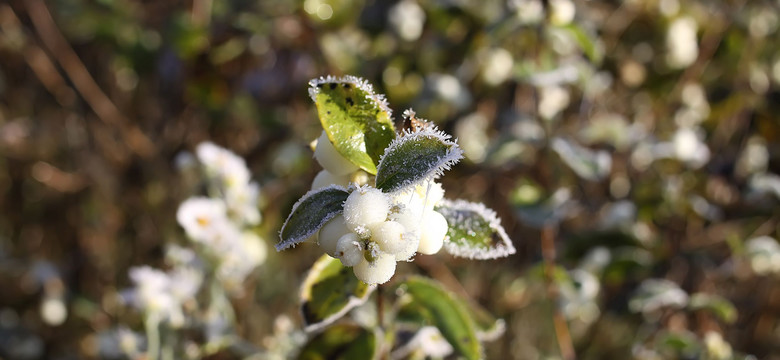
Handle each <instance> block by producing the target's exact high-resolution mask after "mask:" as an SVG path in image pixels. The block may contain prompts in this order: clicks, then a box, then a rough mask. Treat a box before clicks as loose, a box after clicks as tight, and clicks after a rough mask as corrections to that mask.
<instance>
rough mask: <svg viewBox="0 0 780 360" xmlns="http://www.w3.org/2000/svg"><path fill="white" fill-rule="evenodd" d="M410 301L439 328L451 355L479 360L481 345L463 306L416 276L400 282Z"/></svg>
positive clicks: (435, 285) (435, 286) (431, 282)
mask: <svg viewBox="0 0 780 360" xmlns="http://www.w3.org/2000/svg"><path fill="white" fill-rule="evenodd" d="M403 286H404V287H405V289H406V292H407V293H408V294H409V295H410V296H411V297H412V301H413V302H414V303H415V304H416V305H415V306H419V307H420V308H422V309H424V311H423V312H422V313H423V314H425V316H426V317H427V321H428V322H429V323H430V325H433V326H435V327H436V328H438V329H439V331H440V332H441V333H442V335H443V336H444V338H445V339H447V341H448V342H449V343H450V345H452V347H453V348H454V349H455V352H456V353H458V354H459V355H461V356H463V357H465V358H466V359H480V358H482V344H480V342H479V340H478V338H477V330H476V327H475V325H474V322H473V320H472V319H471V317H470V316H469V314H468V311H467V309H466V308H465V307H464V305H463V303H462V302H461V301H460V300H458V299H457V298H455V296H454V295H453V294H452V293H450V292H449V291H447V290H445V289H444V288H442V287H441V286H440V285H439V284H437V283H435V282H433V281H432V280H430V279H426V278H423V277H419V276H414V277H411V278H409V279H408V280H407V281H406V282H404V283H403Z"/></svg>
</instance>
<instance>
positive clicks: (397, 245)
mask: <svg viewBox="0 0 780 360" xmlns="http://www.w3.org/2000/svg"><path fill="white" fill-rule="evenodd" d="M314 157H315V158H316V159H317V161H318V162H319V163H320V165H322V167H323V168H325V170H322V171H321V172H320V173H319V174H318V175H317V177H316V178H315V179H314V183H313V184H312V188H313V189H317V188H322V187H325V186H328V185H331V184H336V185H341V186H347V185H350V184H354V185H353V186H356V188H355V189H354V190H353V191H352V193H351V194H350V195H349V197H347V200H346V201H345V202H344V211H343V213H342V215H339V216H336V217H335V218H333V219H331V220H330V221H328V222H327V223H326V224H325V225H324V226H323V227H322V228H321V229H320V231H319V234H318V243H319V245H320V246H321V247H322V248H323V250H325V252H326V253H327V254H328V255H330V256H333V257H335V258H338V259H339V260H341V263H342V264H344V265H345V266H351V267H352V268H353V271H354V272H355V276H357V278H358V279H360V280H361V281H363V282H365V283H367V284H381V283H385V282H387V281H388V280H390V278H391V277H392V276H393V274H394V273H395V268H396V262H397V261H409V260H410V259H411V258H412V257H413V256H414V255H415V254H416V253H421V254H426V255H430V254H435V253H437V252H438V251H439V250H440V249H441V248H442V245H443V244H444V238H445V236H446V235H447V220H446V219H445V218H444V216H442V215H441V214H440V213H438V212H436V211H435V210H434V206H435V205H436V203H437V202H438V201H440V200H441V199H442V198H443V197H444V190H443V189H442V187H441V185H440V184H437V183H435V182H433V181H432V180H431V181H429V182H428V183H427V184H426V185H425V186H417V187H416V188H415V189H414V190H412V191H407V192H401V193H398V194H392V195H391V194H385V193H383V192H382V191H380V190H379V189H376V188H373V187H371V186H368V185H362V184H361V183H360V182H356V181H353V180H351V179H355V177H354V176H351V174H352V173H354V172H355V171H357V170H358V168H357V167H356V166H355V165H353V164H352V163H350V162H349V160H347V159H345V158H344V157H343V156H341V155H340V154H339V153H338V152H337V150H336V149H335V148H334V147H333V145H332V144H331V143H330V140H328V138H327V135H326V134H325V133H324V132H323V135H322V136H320V138H319V140H318V142H317V147H316V150H315V152H314Z"/></svg>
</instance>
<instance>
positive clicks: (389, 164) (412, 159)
mask: <svg viewBox="0 0 780 360" xmlns="http://www.w3.org/2000/svg"><path fill="white" fill-rule="evenodd" d="M462 157H463V150H461V149H460V147H458V144H456V143H455V142H453V141H451V140H450V136H449V135H447V134H445V133H443V132H441V131H438V130H436V129H435V128H434V127H433V126H425V127H422V128H420V129H417V130H415V131H412V132H405V133H404V134H403V135H402V136H401V137H399V138H396V139H395V140H393V142H392V143H391V144H390V146H388V147H387V149H386V150H385V153H384V155H383V156H382V160H381V161H380V162H379V166H378V168H377V174H376V187H377V188H378V189H380V190H382V191H384V192H389V193H392V192H397V191H402V190H404V189H408V188H411V187H414V186H417V185H419V184H421V183H423V182H424V181H427V180H430V179H434V178H436V177H438V176H440V175H441V174H442V173H443V172H444V171H445V170H448V169H449V168H450V167H451V166H452V165H454V164H455V163H457V162H458V161H460V159H461V158H462Z"/></svg>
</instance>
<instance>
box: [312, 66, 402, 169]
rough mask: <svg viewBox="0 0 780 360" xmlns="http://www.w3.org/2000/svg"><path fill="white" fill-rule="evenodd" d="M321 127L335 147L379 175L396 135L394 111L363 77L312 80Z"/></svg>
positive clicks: (352, 160) (354, 161)
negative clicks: (377, 168) (387, 149)
mask: <svg viewBox="0 0 780 360" xmlns="http://www.w3.org/2000/svg"><path fill="white" fill-rule="evenodd" d="M309 96H311V99H312V100H313V101H314V103H315V104H316V106H317V114H318V115H319V118H320V123H322V128H323V129H325V132H326V133H327V134H328V138H329V139H330V141H331V142H332V143H333V146H334V147H335V148H336V150H337V151H338V152H339V153H340V154H341V155H342V156H344V157H345V158H347V159H348V160H349V161H351V162H352V163H354V164H355V165H357V166H359V167H360V168H361V169H363V170H365V171H367V172H369V173H371V174H376V167H377V164H378V163H379V158H380V157H381V156H382V153H383V151H384V150H385V148H386V147H387V146H388V145H389V144H390V142H391V141H392V140H393V139H394V138H395V127H394V126H393V119H392V112H391V111H390V108H389V107H388V106H387V103H386V102H385V98H384V95H378V94H374V90H373V88H372V87H371V85H370V84H369V83H368V82H367V81H365V80H363V79H360V78H357V77H354V76H345V77H342V78H336V77H332V76H328V77H324V78H319V79H314V80H312V81H310V82H309Z"/></svg>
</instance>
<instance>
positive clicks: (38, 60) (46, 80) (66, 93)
mask: <svg viewBox="0 0 780 360" xmlns="http://www.w3.org/2000/svg"><path fill="white" fill-rule="evenodd" d="M0 29H2V30H3V32H4V33H8V34H12V33H18V34H19V35H20V36H23V37H25V39H24V45H23V47H22V49H21V53H22V55H23V56H24V60H25V61H26V62H27V65H28V66H29V67H30V68H31V69H32V71H33V72H34V73H35V76H36V77H38V80H40V81H41V84H43V86H44V87H45V88H46V90H48V91H49V92H50V93H51V94H52V95H53V96H54V98H55V99H56V100H57V102H58V103H60V105H62V106H64V107H71V106H73V102H74V101H75V98H76V94H75V93H74V92H73V89H71V88H70V86H68V84H67V83H66V82H65V79H64V78H63V77H62V76H61V75H60V73H59V72H58V71H57V67H56V66H55V65H54V63H53V62H52V61H51V59H50V58H49V56H48V55H47V54H46V52H44V51H43V50H42V49H41V48H40V47H39V46H38V45H37V44H35V43H34V41H32V40H30V39H26V36H24V30H23V29H22V23H21V21H19V18H18V17H17V16H16V13H14V11H13V9H11V6H10V5H8V4H4V5H2V6H0Z"/></svg>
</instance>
